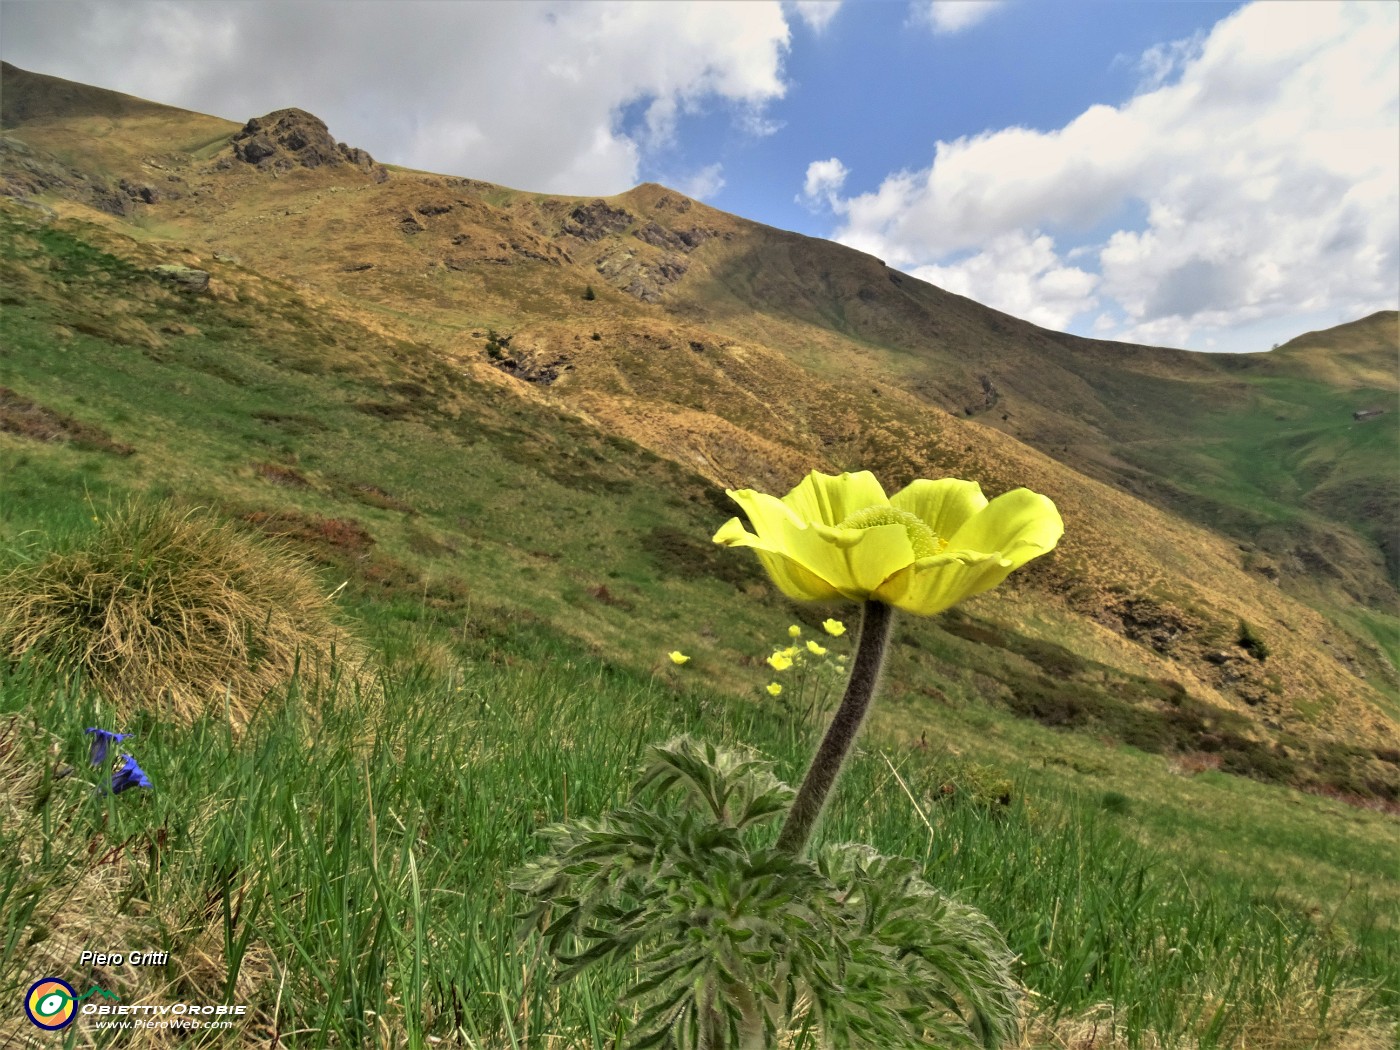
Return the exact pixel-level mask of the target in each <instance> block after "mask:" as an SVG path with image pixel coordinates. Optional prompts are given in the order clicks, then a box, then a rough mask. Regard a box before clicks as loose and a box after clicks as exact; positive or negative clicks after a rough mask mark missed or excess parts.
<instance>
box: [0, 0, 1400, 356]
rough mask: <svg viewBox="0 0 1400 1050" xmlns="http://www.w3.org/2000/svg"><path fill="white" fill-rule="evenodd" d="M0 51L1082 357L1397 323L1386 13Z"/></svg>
mask: <svg viewBox="0 0 1400 1050" xmlns="http://www.w3.org/2000/svg"><path fill="white" fill-rule="evenodd" d="M0 54H3V56H4V57H5V58H6V59H7V60H8V61H11V62H14V63H15V64H17V65H20V66H22V67H24V68H26V69H31V70H36V71H39V72H44V73H50V74H53V75H56V76H62V77H67V78H70V79H75V80H80V81H84V82H87V83H92V84H98V85H101V86H104V87H111V88H115V89H118V90H122V91H126V92H129V93H132V94H136V95H140V96H142V97H146V98H151V99H155V100H157V101H161V102H166V103H169V104H172V105H178V106H184V107H186V108H190V109H197V110H201V111H204V112H209V113H216V114H218V115H221V116H225V117H229V118H231V119H236V120H242V119H246V118H248V117H251V116H255V115H260V114H262V113H266V112H268V111H270V110H272V109H276V108H280V107H283V106H293V105H294V106H300V107H302V108H304V109H308V110H310V111H312V112H314V113H316V114H317V115H318V116H320V117H322V118H323V119H324V120H326V122H327V123H328V124H329V125H330V128H331V131H332V133H333V134H335V135H336V136H337V137H339V138H341V139H342V140H344V141H347V142H349V143H351V144H353V145H356V146H361V147H363V148H366V149H368V150H370V151H371V152H372V153H373V154H374V155H375V156H376V157H377V158H379V159H381V160H386V161H391V162H394V163H399V164H404V165H408V166H412V167H419V168H424V169H427V170H430V171H438V172H444V173H449V174H455V175H466V176H470V177H473V178H479V179H485V180H488V181H492V182H498V183H502V184H505V185H510V186H515V187H519V188H523V189H532V190H540V191H544V192H550V193H564V194H578V195H594V194H597V195H607V194H612V193H617V192H621V191H622V190H625V189H627V188H628V187H630V186H631V185H633V184H635V183H637V182H640V181H646V180H651V181H658V182H664V183H666V184H668V185H671V186H674V187H676V188H678V189H681V190H683V191H685V192H688V193H691V194H692V195H694V196H697V197H700V198H701V199H703V200H705V201H707V202H708V203H710V204H713V205H714V206H716V207H719V208H722V209H724V210H726V211H730V212H734V213H736V214H739V215H742V216H745V217H747V218H750V219H754V220H757V221H759V222H764V223H767V224H769V225H773V226H778V227H781V228H785V229H791V230H797V231H799V232H802V233H806V234H810V235H812V236H818V237H829V238H832V239H835V240H839V241H841V242H842V243H845V244H848V245H850V246H852V247H855V248H858V249H860V250H863V251H869V252H871V253H872V254H875V255H877V256H879V257H880V258H882V259H885V260H886V261H887V262H889V263H890V265H892V266H895V267H898V268H900V269H902V270H905V271H906V272H908V273H911V274H914V275H915V276H918V277H921V278H923V279H925V280H929V281H932V282H933V283H935V284H938V285H940V286H942V287H945V288H948V289H949V290H951V291H955V292H958V293H960V294H964V295H968V296H970V297H972V298H974V299H977V300H978V301H981V302H984V303H987V304H988V305H991V306H995V307H997V308H998V309H1002V310H1005V311H1007V312H1008V313H1012V314H1015V315H1017V316H1020V317H1024V318H1027V319H1028V320H1031V321H1034V322H1035V323H1038V324H1042V325H1045V326H1046V327H1050V328H1057V329H1062V330H1067V331H1072V332H1076V333H1078V334H1083V335H1095V336H1099V337H1102V338H1108V339H1123V340H1130V341H1135V342H1146V343H1154V344H1161V345H1172V346H1185V347H1189V348H1192V349H1199V350H1239V351H1251V350H1265V349H1268V347H1269V346H1270V345H1272V344H1273V343H1276V342H1279V341H1282V340H1285V339H1288V338H1291V337H1292V336H1294V335H1297V334H1300V333H1302V332H1304V331H1308V330H1310V329H1316V328H1322V327H1327V326H1329V325H1332V324H1337V323H1340V322H1342V321H1347V320H1352V319H1354V318H1356V317H1360V316H1363V315H1365V314H1367V313H1370V312H1373V311H1375V310H1378V309H1394V308H1395V307H1396V306H1397V305H1400V302H1398V301H1400V159H1397V158H1400V5H1396V4H1394V3H1392V2H1390V0H1322V2H1306V0H1287V2H1256V3H1247V4H1239V3H1213V2H1195V3H1180V2H1166V3H1155V2H1148V0H1142V2H1135V3H1116V2H1110V0H1100V2H1095V3H1083V2H1077V0H1057V2H1056V3H1044V2H1035V0H1003V2H997V0H992V2H974V0H961V2H942V0H845V2H844V3H843V2H839V0H832V2H822V0H814V2H808V0H782V2H779V0H744V2H740V3H729V2H707V3H690V2H668V3H637V2H604V0H593V2H555V0H513V2H493V0H480V2H475V3H431V2H419V0H395V2H382V0H335V2H326V0H301V2H298V3H295V4H287V3H281V2H275V0H240V2H229V0H199V2H191V0H100V2H96V0H73V2H67V3H56V2H49V0H0Z"/></svg>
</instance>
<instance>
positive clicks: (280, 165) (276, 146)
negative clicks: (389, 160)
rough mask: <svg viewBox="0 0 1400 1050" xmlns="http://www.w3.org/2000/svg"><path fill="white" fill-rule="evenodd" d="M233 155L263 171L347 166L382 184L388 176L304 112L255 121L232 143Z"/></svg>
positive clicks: (279, 113) (280, 113) (286, 111)
mask: <svg viewBox="0 0 1400 1050" xmlns="http://www.w3.org/2000/svg"><path fill="white" fill-rule="evenodd" d="M231 142H232V145H233V152H234V155H235V156H236V157H237V158H238V159H239V160H241V161H244V162H246V163H248V164H253V165H256V166H257V167H258V168H259V169H261V170H263V171H268V170H271V171H291V170H292V169H293V168H296V167H302V168H319V167H323V166H324V167H330V168H334V167H339V166H341V165H345V164H349V165H351V166H353V167H356V168H359V169H360V170H361V171H363V172H365V173H366V174H368V175H372V176H373V177H374V180H375V181H376V182H384V181H385V180H386V179H388V177H389V173H388V172H387V171H385V170H384V168H383V167H381V166H380V165H378V164H376V163H375V162H374V158H373V157H371V156H370V155H369V154H368V153H366V152H365V151H364V150H362V149H356V148H354V147H352V146H347V145H346V144H345V143H343V142H336V140H335V139H333V138H332V137H331V133H330V130H329V129H328V128H327V127H326V124H325V121H323V120H321V119H320V118H319V117H315V116H312V115H311V114H310V113H308V112H306V111H305V110H303V109H279V110H275V111H274V112H272V113H269V114H267V116H265V117H254V118H253V119H252V120H250V121H248V123H247V124H245V125H243V130H242V131H240V132H239V133H238V134H237V135H235V136H233V139H232V140H231Z"/></svg>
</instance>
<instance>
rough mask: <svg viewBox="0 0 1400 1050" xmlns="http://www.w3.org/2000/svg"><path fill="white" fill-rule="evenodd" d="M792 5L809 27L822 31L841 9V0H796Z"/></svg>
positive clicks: (818, 31)
mask: <svg viewBox="0 0 1400 1050" xmlns="http://www.w3.org/2000/svg"><path fill="white" fill-rule="evenodd" d="M792 7H793V10H794V11H796V12H797V16H798V17H799V18H801V19H802V21H803V22H804V23H806V25H807V28H808V29H810V30H812V32H814V33H820V32H821V31H822V30H824V29H825V28H826V27H827V26H829V25H830V24H831V20H832V19H833V18H835V17H836V12H837V11H839V10H841V0H794V2H793V5H792Z"/></svg>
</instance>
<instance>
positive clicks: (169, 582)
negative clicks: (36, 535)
mask: <svg viewBox="0 0 1400 1050" xmlns="http://www.w3.org/2000/svg"><path fill="white" fill-rule="evenodd" d="M333 654H335V655H338V656H339V657H341V658H342V662H344V660H345V659H350V660H351V661H354V660H355V657H357V656H358V647H357V646H355V644H354V642H353V641H351V640H350V639H348V638H347V637H346V634H345V632H344V631H343V630H342V629H341V628H340V627H339V626H338V625H337V624H336V621H335V616H334V607H333V605H332V602H331V600H330V598H329V597H328V596H327V594H326V593H325V589H324V588H323V586H322V584H321V581H320V580H319V579H318V578H317V577H316V574H315V573H314V571H313V570H312V568H311V567H310V566H309V565H308V564H307V563H306V562H304V561H303V560H301V559H300V558H298V557H297V556H296V555H295V554H293V553H292V552H291V551H290V550H289V549H288V548H287V547H285V546H282V545H279V544H277V543H275V542H273V541H270V540H267V539H265V538H262V537H257V536H253V535H250V534H248V533H246V532H243V531H240V530H239V529H237V528H235V527H234V526H233V525H231V524H228V523H226V522H222V521H220V520H218V519H216V518H214V517H212V516H211V515H209V514H207V513H205V512H203V511H198V510H196V511H181V510H179V509H177V508H175V507H173V506H170V505H168V504H160V503H150V504H133V505H128V506H126V507H123V508H120V509H118V510H115V511H112V512H110V513H108V514H107V515H106V516H105V517H102V518H100V519H99V521H98V523H97V526H96V528H95V529H94V530H92V531H91V532H88V533H84V534H82V535H80V536H76V537H69V538H66V539H60V540H59V541H58V542H57V543H56V544H55V545H54V546H53V547H52V548H51V549H48V550H43V551H35V552H31V556H30V558H29V559H28V560H27V561H25V562H24V563H22V564H20V565H18V566H16V567H14V568H12V569H11V570H10V571H9V572H7V573H5V574H4V575H3V576H0V655H3V656H6V657H8V658H10V659H18V658H20V657H22V656H26V655H32V656H34V657H37V658H39V659H41V660H45V661H52V662H54V663H56V664H58V665H59V666H61V667H63V668H64V669H65V670H71V671H77V672H80V673H81V674H82V675H83V677H84V678H86V679H87V681H88V682H90V683H91V684H92V686H93V687H95V688H96V689H97V690H98V691H100V692H101V693H102V694H103V696H105V697H106V698H107V699H108V700H109V701H110V702H111V703H112V704H113V705H114V706H115V707H116V709H117V711H118V713H119V714H130V713H131V712H133V711H134V710H137V709H143V708H150V707H153V706H158V707H159V708H160V710H161V711H162V713H164V714H166V715H168V716H171V717H174V718H175V719H177V720H178V721H182V722H190V721H193V720H194V719H195V718H197V717H199V716H200V715H201V714H203V713H205V712H207V711H209V710H211V709H213V710H216V711H220V712H222V711H223V710H224V709H225V705H227V711H228V716H229V718H230V720H231V721H232V722H233V723H234V724H235V725H240V726H241V725H244V724H246V723H247V721H248V719H249V717H250V716H251V714H252V712H253V710H254V708H255V707H256V705H257V704H258V702H259V701H260V700H261V699H262V698H263V696H264V695H265V694H266V693H267V691H268V690H269V689H272V688H274V687H276V686H278V685H281V684H283V683H285V682H286V681H288V680H289V679H290V678H291V677H292V676H293V675H294V674H297V673H301V674H303V675H308V674H316V673H321V672H322V671H323V669H325V668H327V667H328V666H329V664H330V662H331V659H330V658H331V657H332V655H333Z"/></svg>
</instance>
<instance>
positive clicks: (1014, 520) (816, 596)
mask: <svg viewBox="0 0 1400 1050" xmlns="http://www.w3.org/2000/svg"><path fill="white" fill-rule="evenodd" d="M729 497H730V498H731V499H733V500H734V502H736V503H738V504H739V506H740V508H741V509H742V510H743V511H744V513H745V515H747V517H748V519H749V524H750V525H751V526H752V527H753V530H754V531H753V532H749V531H748V530H747V529H746V528H744V524H743V522H742V521H741V520H740V519H739V518H731V519H730V520H729V521H727V522H725V524H724V525H723V526H722V527H721V528H720V530H719V531H718V532H716V533H715V537H714V540H715V542H716V543H719V544H723V545H724V546H727V547H752V548H753V549H754V551H755V553H757V555H758V559H759V561H760V562H761V563H762V565H763V567H764V568H765V569H766V570H767V572H768V575H769V576H771V577H772V578H773V582H774V583H775V584H777V586H778V589H779V590H781V591H782V592H783V593H784V594H786V595H787V596H788V597H790V598H798V599H803V600H807V601H834V600H839V599H841V598H846V599H849V600H853V601H872V600H873V601H878V602H883V603H884V604H886V605H891V606H894V607H895V608H897V609H903V610H905V611H906V612H910V613H914V614H915V615H917V616H932V615H933V614H934V613H937V612H942V611H943V610H944V609H947V608H949V607H950V606H952V605H956V604H957V603H958V602H960V601H962V600H963V599H964V598H969V597H971V596H972V595H974V594H980V593H982V592H983V591H987V590H990V589H991V588H993V587H995V586H996V585H997V584H999V583H1001V581H1002V580H1004V579H1006V577H1007V576H1008V575H1009V574H1010V573H1011V571H1012V570H1013V569H1018V568H1020V567H1021V566H1022V565H1024V564H1026V562H1028V561H1030V560H1031V559H1032V558H1036V557H1039V556H1040V555H1042V554H1044V553H1046V552H1047V551H1049V550H1052V549H1053V548H1054V546H1055V544H1057V543H1058V542H1059V540H1060V537H1061V536H1062V535H1063V534H1064V522H1063V521H1061V519H1060V514H1059V511H1057V510H1056V509H1055V504H1054V503H1052V502H1051V501H1050V500H1049V499H1048V498H1046V497H1045V496H1042V495H1039V494H1038V493H1035V492H1031V491H1030V490H1029V489H1015V490H1014V491H1012V492H1008V493H1006V494H1004V495H1001V496H998V497H997V498H996V499H994V500H992V501H991V502H988V500H987V498H986V497H985V496H983V495H982V490H981V488H980V487H979V486H978V485H977V483H976V482H973V481H960V480H958V479H956V478H942V479H940V480H937V481H929V480H926V479H921V480H918V481H913V482H911V483H910V484H908V485H906V486H905V487H904V488H903V489H901V490H900V491H899V492H896V493H895V494H894V495H893V496H886V495H885V490H884V489H883V488H882V487H881V486H880V483H879V481H877V480H876V478H875V475H874V474H872V473H870V471H868V470H862V471H858V472H856V473H846V474H841V475H838V476H835V477H833V476H831V475H829V474H821V473H818V472H817V471H812V473H810V474H808V475H807V477H805V478H803V479H802V481H801V482H799V483H798V485H797V487H796V488H794V489H793V490H792V491H791V492H789V493H788V494H787V495H786V496H783V497H782V498H781V499H779V498H778V497H776V496H769V495H767V494H765V493H762V492H755V491H753V490H752V489H739V490H737V491H736V490H730V492H729Z"/></svg>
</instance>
